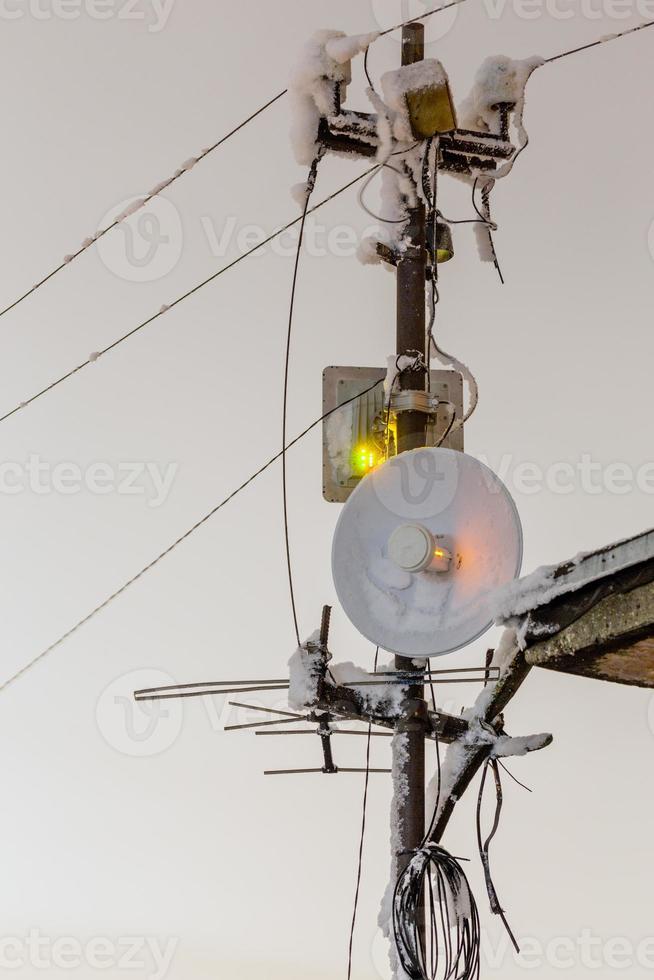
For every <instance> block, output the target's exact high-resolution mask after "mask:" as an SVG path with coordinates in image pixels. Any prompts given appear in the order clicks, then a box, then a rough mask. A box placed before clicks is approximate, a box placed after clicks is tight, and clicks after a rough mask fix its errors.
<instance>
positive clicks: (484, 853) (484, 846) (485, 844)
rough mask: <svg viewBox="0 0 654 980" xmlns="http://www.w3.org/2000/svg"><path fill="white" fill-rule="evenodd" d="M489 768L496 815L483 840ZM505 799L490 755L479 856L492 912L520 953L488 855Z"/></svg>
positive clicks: (483, 783)
mask: <svg viewBox="0 0 654 980" xmlns="http://www.w3.org/2000/svg"><path fill="white" fill-rule="evenodd" d="M489 768H490V769H492V770H493V777H494V779H495V799H496V803H495V816H494V818H493V826H492V827H491V832H490V834H489V835H488V837H487V838H486V840H483V838H482V832H481V808H482V803H483V801H484V789H485V787H486V777H487V776H488V770H489ZM503 799H504V797H503V794H502V779H501V777H500V769H499V762H498V760H497V759H495V758H492V757H489V758H488V759H487V760H486V764H485V765H484V770H483V773H482V777H481V784H480V786H479V797H478V799H477V843H478V845H479V856H480V858H481V863H482V867H483V869H484V877H485V879H486V890H487V892H488V899H489V901H490V907H491V912H492V913H493V915H499V917H500V918H501V920H502V922H503V923H504V928H505V929H506V931H507V933H508V935H509V938H510V940H511V942H512V943H513V947H514V949H515V951H516V953H518V955H520V947H519V946H518V943H517V941H516V938H515V936H514V935H513V932H512V930H511V927H510V926H509V923H508V921H507V918H506V915H505V912H504V909H503V908H502V906H501V905H500V901H499V899H498V897H497V892H496V890H495V885H494V883H493V878H492V875H491V870H490V858H489V855H488V849H489V847H490V844H491V841H492V840H493V838H494V837H495V834H496V833H497V831H498V828H499V825H500V815H501V813H502V803H503Z"/></svg>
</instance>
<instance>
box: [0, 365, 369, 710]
mask: <svg viewBox="0 0 654 980" xmlns="http://www.w3.org/2000/svg"><path fill="white" fill-rule="evenodd" d="M382 383H383V378H382V379H380V380H379V381H375V383H374V384H372V385H370V386H369V387H368V388H366V389H365V390H364V391H362V392H360V393H359V394H358V395H354V396H353V397H352V398H348V399H347V400H346V401H344V402H342V403H341V404H340V405H337V406H336V408H332V409H330V410H329V411H328V412H325V414H324V415H321V416H320V418H318V419H316V420H315V421H314V422H312V423H311V425H308V426H307V427H306V429H304V430H303V431H302V432H300V434H299V435H298V436H296V437H295V438H294V439H292V440H291V442H289V443H288V444H287V445H286V446H285V447H284V448H283V449H281V450H280V451H279V452H278V453H276V454H275V455H274V456H272V457H271V458H270V459H269V460H268V462H267V463H264V464H263V466H261V467H259V469H258V470H256V471H255V472H254V473H253V474H252V475H251V476H249V477H248V478H247V480H245V481H244V482H243V483H242V484H241V485H240V486H239V487H237V488H236V490H233V491H232V492H231V493H230V494H229V495H228V496H227V497H225V498H224V499H223V500H221V501H220V503H219V504H216V506H215V507H212V509H211V510H210V511H209V512H208V513H206V514H205V515H204V517H201V518H200V519H199V520H198V521H196V522H195V524H193V525H192V526H191V527H190V528H189V529H188V530H187V531H185V532H184V534H182V535H180V537H178V538H177V539H176V540H175V541H173V543H172V544H170V545H169V546H168V547H167V548H166V549H165V550H164V551H162V552H161V553H160V554H159V555H157V557H156V558H153V559H152V561H150V562H148V564H147V565H144V567H143V568H142V569H141V570H140V571H139V572H137V573H136V575H133V576H132V577H131V578H130V579H128V580H127V581H126V582H125V583H124V584H123V585H121V586H120V588H118V589H116V591H115V592H112V593H111V595H110V596H108V597H107V598H106V599H104V601H103V602H101V603H100V604H99V605H97V606H96V607H95V608H94V609H92V610H91V612H90V613H88V614H87V615H86V616H84V617H83V619H80V620H79V622H77V623H76V624H75V625H74V626H73V627H71V629H69V630H67V631H66V632H65V633H64V634H63V635H62V636H60V637H59V639H58V640H55V641H54V643H51V644H50V646H48V647H46V649H45V650H43V651H42V652H41V653H39V654H38V655H37V656H36V657H34V658H33V659H32V660H30V662H29V663H27V664H26V665H25V666H24V667H21V669H20V670H18V671H16V673H15V674H13V675H12V676H11V677H10V678H9V679H8V680H6V681H4V683H3V684H0V692H1V691H4V690H5V689H6V688H7V687H9V685H10V684H13V683H14V681H16V680H18V678H19V677H22V675H23V674H25V673H27V671H28V670H31V668H32V667H34V666H36V664H38V663H40V661H41V660H43V659H44V658H45V657H47V655H48V654H49V653H52V652H53V651H54V650H56V649H57V648H58V647H60V646H61V645H62V644H63V643H65V641H66V640H68V639H70V637H71V636H73V634H74V633H77V631H78V630H80V629H81V628H82V626H85V625H86V624H87V623H88V622H90V620H92V619H93V618H94V617H95V616H97V614H98V613H100V612H102V610H104V609H106V608H107V606H108V605H110V603H112V602H113V601H114V599H117V598H118V597H119V596H121V595H122V594H123V593H124V592H126V591H127V589H129V587H130V586H131V585H134V584H135V583H136V582H138V581H139V579H141V578H143V576H144V575H145V574H146V572H149V571H150V570H151V569H152V568H154V567H155V565H158V564H159V562H161V561H162V560H163V559H164V558H166V557H167V556H168V555H170V554H171V552H173V551H174V550H175V549H176V548H177V547H178V546H179V545H180V544H182V543H183V542H184V541H186V540H187V538H190V537H191V535H192V534H194V533H195V532H196V531H197V530H199V529H200V528H201V527H203V525H205V524H206V523H207V522H208V521H209V520H211V518H212V517H214V516H215V515H216V514H217V513H218V511H219V510H222V508H223V507H225V505H226V504H228V503H229V502H230V501H231V500H233V499H234V497H236V496H238V494H239V493H241V491H242V490H245V488H246V487H248V486H249V485H250V484H251V483H253V482H254V481H255V480H256V479H257V477H259V476H261V474H262V473H265V471H266V470H267V469H269V467H271V466H272V465H273V463H275V462H277V460H278V459H281V458H282V457H283V456H284V454H285V453H286V452H287V451H288V450H289V449H290V448H291V447H292V446H295V445H296V444H297V443H298V442H300V440H301V439H304V437H305V436H306V435H308V434H309V432H311V431H312V429H315V427H316V426H317V425H320V423H321V422H323V421H324V420H325V419H326V418H329V416H330V415H333V414H334V412H338V411H339V410H340V409H341V408H345V406H346V405H349V404H350V403H351V402H354V401H357V399H359V398H363V396H364V395H367V394H368V392H369V391H372V390H373V388H376V387H378V385H380V384H382Z"/></svg>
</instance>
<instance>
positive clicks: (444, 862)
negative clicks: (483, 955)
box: [393, 843, 480, 980]
mask: <svg viewBox="0 0 654 980" xmlns="http://www.w3.org/2000/svg"><path fill="white" fill-rule="evenodd" d="M423 909H424V922H425V927H424V929H423V928H422V927H421V924H422V921H423ZM393 928H394V931H395V942H396V946H397V951H398V955H399V957H400V962H401V964H402V967H403V969H404V972H405V973H406V975H407V976H408V977H409V978H410V980H477V978H478V977H479V942H480V937H479V913H478V911H477V905H476V903H475V899H474V896H473V894H472V892H471V890H470V885H469V884H468V879H467V878H466V876H465V874H464V872H463V869H462V867H461V865H460V864H459V862H458V861H457V860H456V858H454V857H452V855H451V854H449V853H448V852H447V851H446V850H445V849H444V848H443V847H440V845H438V844H431V843H430V844H424V845H423V846H422V847H421V848H420V850H419V851H418V852H417V853H416V854H415V855H414V856H413V857H412V859H411V861H410V862H409V864H408V865H407V868H406V870H405V871H404V872H403V874H402V875H400V878H399V880H398V882H397V885H396V888H395V894H394V898H393Z"/></svg>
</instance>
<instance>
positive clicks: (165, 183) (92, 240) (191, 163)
mask: <svg viewBox="0 0 654 980" xmlns="http://www.w3.org/2000/svg"><path fill="white" fill-rule="evenodd" d="M464 2H465V0H452V2H451V3H448V4H446V5H445V6H443V7H435V8H434V9H433V10H429V11H427V13H425V14H422V15H421V16H420V17H413V18H411V20H425V19H426V18H427V17H431V16H432V15H433V14H437V13H440V12H441V11H443V10H448V9H449V8H450V7H455V6H457V5H458V4H460V3H464ZM408 23H411V21H405V22H404V23H402V24H397V25H396V26H395V27H390V28H388V30H385V31H382V32H381V33H380V35H379V36H380V37H384V36H385V35H386V34H390V33H392V32H393V31H396V30H399V29H400V28H402V27H404V26H405V24H408ZM287 94H288V89H287V88H285V89H282V91H281V92H278V93H277V95H274V96H273V97H272V98H271V99H269V100H268V101H267V102H265V103H264V105H262V106H261V107H260V108H259V109H256V110H255V111H254V112H253V113H252V114H251V115H250V116H247V118H246V119H244V120H243V121H242V122H240V123H239V124H238V126H235V127H234V129H232V130H230V132H229V133H226V134H225V136H221V138H220V139H219V140H217V141H216V142H215V143H212V145H211V146H208V147H206V148H205V149H204V150H202V152H201V153H199V154H198V156H197V157H191V158H190V159H188V160H186V161H185V162H184V163H183V164H182V165H181V167H179V168H178V169H177V170H176V171H175V173H174V174H173V175H172V177H168V178H167V179H166V180H162V181H161V182H160V183H159V184H157V185H156V186H155V187H154V188H153V189H152V190H151V191H149V192H148V193H147V194H146V196H145V197H144V198H142V199H140V200H138V201H135V202H134V204H133V205H131V206H130V207H129V208H127V209H126V210H125V211H123V212H122V213H121V214H119V215H118V217H117V218H116V219H115V220H114V221H112V222H111V223H110V224H109V225H107V226H106V227H105V228H102V229H101V230H100V231H98V232H95V234H93V235H91V236H89V237H88V238H86V239H85V240H84V242H83V243H82V245H81V246H80V248H78V249H77V250H76V251H75V252H72V253H71V254H70V255H67V256H66V257H65V258H64V260H63V262H60V263H59V265H57V266H55V268H54V269H52V270H51V271H50V272H48V274H47V275H45V276H43V278H42V279H39V281H38V282H36V283H34V285H33V286H30V288H29V289H27V290H26V291H25V292H24V293H22V295H20V296H18V297H17V298H16V299H15V300H13V301H12V302H11V303H9V305H8V306H5V308H4V309H2V310H0V317H3V316H4V315H5V314H6V313H10V312H11V310H14V309H16V307H17V306H19V305H20V304H21V303H22V302H23V301H24V300H26V299H28V297H30V296H32V295H33V294H34V293H35V292H37V290H39V289H40V288H41V287H42V286H45V284H46V283H48V282H50V280H51V279H54V277H55V276H56V275H58V273H60V272H62V271H63V270H64V269H66V268H67V267H68V266H69V265H71V264H72V263H73V262H74V261H75V260H76V259H78V258H79V257H80V255H83V254H84V252H86V251H88V249H90V248H91V247H92V246H93V245H95V244H96V243H97V242H99V241H100V239H101V238H104V236H105V235H107V234H108V233H109V232H110V231H113V229H114V228H117V227H118V226H119V225H121V224H122V223H123V222H124V221H126V220H127V218H129V217H131V216H132V215H133V214H137V213H138V212H139V211H141V210H143V208H144V207H146V206H147V205H148V204H149V203H150V201H152V200H153V198H155V197H157V196H158V195H159V194H161V193H162V191H165V190H167V189H168V188H169V187H171V186H172V185H173V184H174V183H175V182H176V181H177V180H179V178H180V177H183V176H184V174H185V173H188V172H189V171H190V170H192V169H193V168H194V167H195V166H197V164H198V163H201V162H202V160H204V159H205V158H206V157H208V156H209V154H211V153H213V152H214V150H217V149H218V148H219V147H220V146H222V145H223V144H224V143H226V142H227V140H229V139H231V137H232V136H235V135H236V133H238V132H240V131H241V130H242V129H244V128H245V126H247V125H248V123H251V122H252V121H253V120H254V119H256V118H257V117H258V116H260V115H261V114H262V113H263V112H265V111H266V109H269V108H270V106H272V105H274V104H275V103H276V102H279V101H280V100H281V99H283V98H284V96H285V95H287Z"/></svg>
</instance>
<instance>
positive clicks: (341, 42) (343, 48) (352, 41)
mask: <svg viewBox="0 0 654 980" xmlns="http://www.w3.org/2000/svg"><path fill="white" fill-rule="evenodd" d="M378 37H379V31H374V32H373V33H372V34H354V35H352V37H345V36H342V37H336V38H332V39H331V40H330V41H327V44H326V45H325V50H326V51H327V54H328V55H329V57H330V58H331V59H332V60H333V61H336V62H337V63H338V64H339V65H344V64H346V63H347V62H349V61H352V59H353V58H356V56H357V55H358V54H364V53H365V52H366V51H367V50H368V48H369V47H370V45H371V44H372V43H373V42H374V41H376V40H377V38H378Z"/></svg>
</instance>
